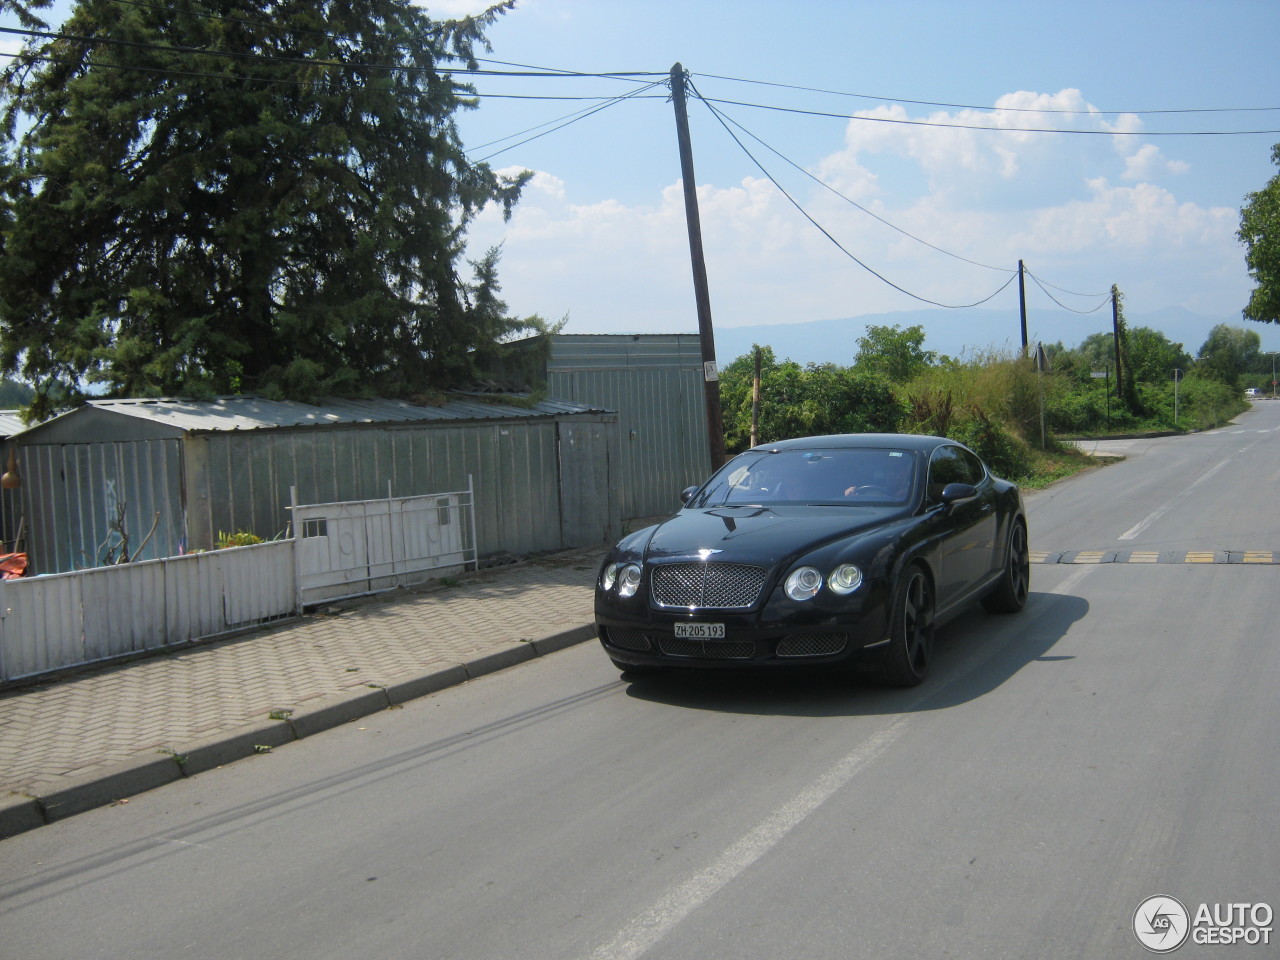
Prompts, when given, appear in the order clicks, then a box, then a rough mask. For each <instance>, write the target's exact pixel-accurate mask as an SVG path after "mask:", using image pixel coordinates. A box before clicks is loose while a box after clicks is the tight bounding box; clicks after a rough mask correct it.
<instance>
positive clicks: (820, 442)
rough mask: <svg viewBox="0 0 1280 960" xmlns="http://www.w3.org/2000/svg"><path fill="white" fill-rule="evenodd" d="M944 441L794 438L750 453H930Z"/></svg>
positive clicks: (890, 436) (873, 436)
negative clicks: (833, 451)
mask: <svg viewBox="0 0 1280 960" xmlns="http://www.w3.org/2000/svg"><path fill="white" fill-rule="evenodd" d="M944 443H955V441H954V440H948V439H947V438H946V437H926V436H920V435H918V434H914V433H834V434H828V435H827V436H822V437H795V438H793V439H791V440H779V441H778V442H776V443H761V444H758V445H757V446H755V447H752V449H753V450H762V451H763V450H813V449H825V450H841V449H842V450H920V451H930V450H933V449H934V448H935V447H938V446H941V445H942V444H944Z"/></svg>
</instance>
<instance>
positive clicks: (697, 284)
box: [671, 63, 724, 470]
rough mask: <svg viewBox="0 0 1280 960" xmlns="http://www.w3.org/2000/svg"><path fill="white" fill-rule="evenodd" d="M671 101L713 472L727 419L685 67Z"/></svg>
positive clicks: (675, 72)
mask: <svg viewBox="0 0 1280 960" xmlns="http://www.w3.org/2000/svg"><path fill="white" fill-rule="evenodd" d="M671 102H672V103H674V104H675V108H676V136H677V137H678V139H679V142H680V176H681V177H682V178H683V179H684V214H685V221H686V222H687V223H688V227H689V259H690V260H691V261H692V263H693V295H694V299H695V301H696V303H697V307H698V336H699V338H700V339H701V340H702V377H703V393H704V395H705V398H706V405H707V450H708V452H709V453H710V454H711V469H712V470H717V469H719V467H720V464H722V463H724V417H723V415H722V414H721V412H720V375H719V374H718V373H717V372H716V341H715V334H714V332H713V330H712V326H711V294H710V292H709V290H708V286H707V263H706V259H705V258H704V257H703V254H702V218H701V217H700V216H699V215H698V190H697V181H696V180H695V179H694V176H693V146H692V143H691V141H690V140H689V114H688V112H687V111H686V109H685V92H684V67H682V66H681V65H680V64H678V63H677V64H675V66H673V67H672V68H671Z"/></svg>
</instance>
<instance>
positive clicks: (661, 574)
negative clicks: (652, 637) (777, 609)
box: [651, 563, 765, 610]
mask: <svg viewBox="0 0 1280 960" xmlns="http://www.w3.org/2000/svg"><path fill="white" fill-rule="evenodd" d="M652 570H653V573H652V578H653V581H652V582H653V585H652V587H651V592H652V596H653V600H654V603H656V604H658V606H660V607H686V608H687V607H699V608H702V609H707V610H743V609H746V608H747V607H750V606H752V605H753V604H754V603H755V602H756V600H758V599H759V597H760V590H761V589H762V588H763V587H764V578H765V570H764V569H763V568H762V567H748V566H744V565H743V564H740V563H664V564H659V565H657V566H655V567H653V568H652Z"/></svg>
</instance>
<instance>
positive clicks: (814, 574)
mask: <svg viewBox="0 0 1280 960" xmlns="http://www.w3.org/2000/svg"><path fill="white" fill-rule="evenodd" d="M785 589H786V591H787V596H788V597H790V598H791V599H792V600H811V599H812V598H813V597H815V596H816V595H817V593H818V591H819V590H821V589H822V574H821V573H819V572H818V571H817V570H815V569H814V568H813V567H801V568H800V569H798V570H795V571H793V572H792V574H791V576H789V577H787V583H786V587H785Z"/></svg>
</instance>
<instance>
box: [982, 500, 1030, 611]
mask: <svg viewBox="0 0 1280 960" xmlns="http://www.w3.org/2000/svg"><path fill="white" fill-rule="evenodd" d="M1030 589H1031V551H1030V549H1029V548H1028V547H1027V527H1026V524H1024V523H1023V522H1022V521H1021V520H1016V521H1014V524H1013V529H1012V530H1011V531H1010V532H1009V553H1008V557H1007V558H1006V560H1005V568H1004V575H1003V576H1002V577H1001V578H1000V581H999V582H998V583H997V584H996V585H995V587H994V588H993V589H992V591H991V592H990V593H989V594H987V595H986V596H985V597H983V598H982V607H983V609H984V610H986V611H987V612H988V613H1017V612H1018V611H1019V610H1021V609H1022V608H1023V607H1025V606H1026V605H1027V594H1028V592H1029V591H1030Z"/></svg>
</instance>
